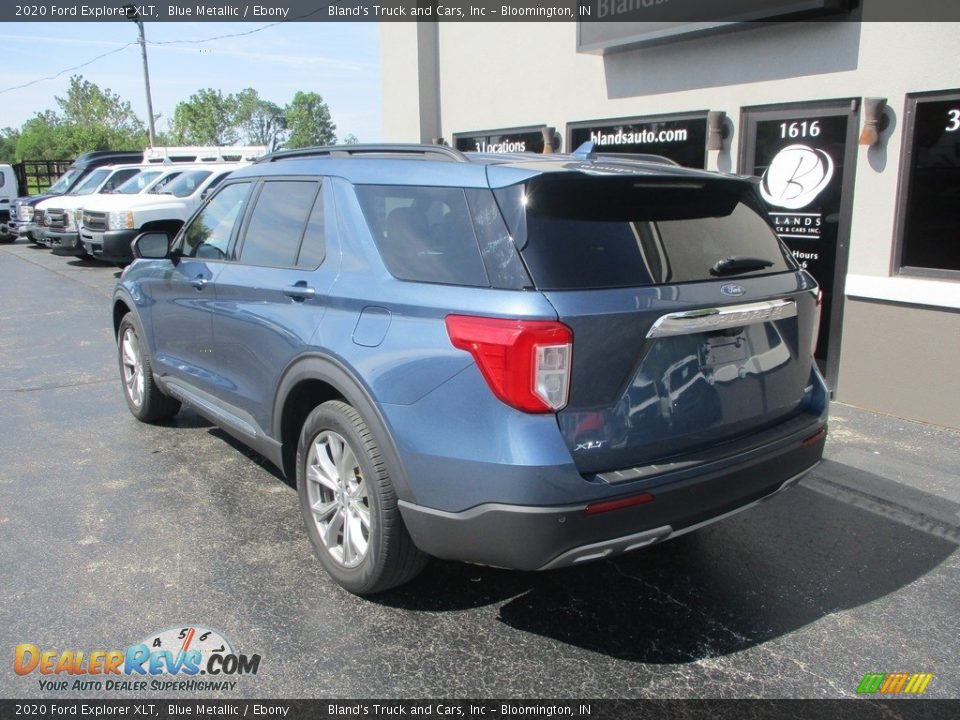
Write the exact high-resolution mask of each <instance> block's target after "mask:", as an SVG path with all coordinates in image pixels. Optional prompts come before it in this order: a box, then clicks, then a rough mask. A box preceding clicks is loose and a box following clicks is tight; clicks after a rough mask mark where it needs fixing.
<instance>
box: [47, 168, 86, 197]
mask: <svg viewBox="0 0 960 720" xmlns="http://www.w3.org/2000/svg"><path fill="white" fill-rule="evenodd" d="M81 174H82V172H81V170H80V169H79V168H74V167H72V168H70V169H69V170H67V171H66V172H65V173H64V174H63V175H61V176H60V179H59V180H57V181H56V182H55V183H54V184H53V185H51V186H50V187H49V188H48V189H47V192H48V193H50V194H51V195H63V194H64V193H65V192H66V191H67V190H69V189H70V186H71V185H73V183H74V181H75V180H76V179H77V178H79V177H80V175H81Z"/></svg>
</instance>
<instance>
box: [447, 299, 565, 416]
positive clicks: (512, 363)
mask: <svg viewBox="0 0 960 720" xmlns="http://www.w3.org/2000/svg"><path fill="white" fill-rule="evenodd" d="M446 323H447V334H448V335H449V336H450V342H451V343H453V346H454V347H456V348H460V349H461V350H466V351H467V352H469V353H470V354H471V355H473V359H474V360H475V361H476V363H477V367H478V368H479V369H480V373H481V374H482V375H483V378H484V379H485V380H486V381H487V385H489V386H490V389H491V390H492V391H493V393H494V395H496V396H497V397H498V398H500V400H502V401H503V402H505V403H506V404H507V405H510V406H511V407H515V408H517V409H518V410H523V411H524V412H530V413H546V412H556V411H558V410H560V409H562V408H563V407H564V406H565V405H566V404H567V396H568V394H569V391H570V365H571V358H572V356H573V332H572V331H571V330H570V328H568V327H567V326H566V325H564V324H563V323H559V322H555V321H552V320H506V319H503V318H486V317H474V316H470V315H448V316H447V318H446Z"/></svg>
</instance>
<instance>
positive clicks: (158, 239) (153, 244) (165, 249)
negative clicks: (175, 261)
mask: <svg viewBox="0 0 960 720" xmlns="http://www.w3.org/2000/svg"><path fill="white" fill-rule="evenodd" d="M131 248H132V250H133V256H134V257H137V258H149V259H151V260H160V259H162V258H165V257H169V256H170V236H169V235H167V234H166V233H165V232H159V231H157V230H153V231H151V232H145V233H140V234H139V235H137V237H136V238H134V240H133V242H132V243H131Z"/></svg>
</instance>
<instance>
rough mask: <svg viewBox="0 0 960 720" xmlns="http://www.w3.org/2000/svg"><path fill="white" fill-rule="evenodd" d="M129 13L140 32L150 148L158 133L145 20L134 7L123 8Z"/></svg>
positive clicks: (155, 142) (154, 143) (128, 15)
mask: <svg viewBox="0 0 960 720" xmlns="http://www.w3.org/2000/svg"><path fill="white" fill-rule="evenodd" d="M123 9H124V10H126V12H127V19H128V20H133V22H135V23H136V24H137V28H139V30H140V54H141V55H142V56H143V84H144V86H145V87H146V89H147V127H148V128H149V130H150V147H153V146H154V145H156V144H157V133H156V130H155V129H154V127H153V100H152V99H151V97H150V70H149V69H148V67H147V40H146V38H145V37H144V34H143V20H141V19H140V13H139V12H138V11H137V9H136V8H135V7H134V6H133V5H126V6H124V8H123Z"/></svg>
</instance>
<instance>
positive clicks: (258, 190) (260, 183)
mask: <svg viewBox="0 0 960 720" xmlns="http://www.w3.org/2000/svg"><path fill="white" fill-rule="evenodd" d="M325 179H326V178H325V177H323V176H318V175H271V176H270V177H261V178H256V179H255V185H254V188H253V189H252V190H251V194H250V195H249V196H248V197H247V206H246V208H244V211H243V214H242V216H241V219H240V222H239V223H238V226H239V232H237V234H236V235H235V236H234V237H233V238H232V240H231V246H230V250H229V252H228V253H227V257H226V258H224V259H225V260H226V261H228V262H231V263H236V264H237V265H244V266H246V267H260V268H274V269H279V270H301V271H303V272H313V271H314V270H317V269H318V268H320V267H321V266H322V265H323V263H324V262H325V261H326V259H327V250H326V232H324V251H323V259H322V260H321V261H320V263H319V264H318V265H317V266H316V267H309V266H304V265H297V261H298V260H299V259H300V251H301V250H302V249H303V240H304V237H305V236H306V232H307V228H308V227H309V225H310V217H311V216H312V215H313V209H314V207H316V204H317V203H318V202H323V201H324V186H325V185H326V183H325V182H324V181H325ZM225 182H226V181H225ZM270 182H309V183H311V184H313V185H315V186H316V188H317V189H316V192H315V193H314V196H313V203H312V204H311V205H310V209H309V210H308V211H307V217H306V220H305V222H304V224H303V229H302V230H301V231H300V240H299V242H298V243H297V252H296V255H295V256H294V259H293V265H263V264H260V263H250V262H244V261H243V260H241V259H240V254H241V253H242V252H243V246H244V244H245V243H246V240H247V231H248V230H249V228H250V221H251V219H252V218H253V213H254V210H255V209H256V207H257V203H258V202H259V201H260V195H261V194H262V193H263V188H264V186H265V185H266V184H267V183H270ZM324 210H326V208H324ZM324 225H326V219H324Z"/></svg>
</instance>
